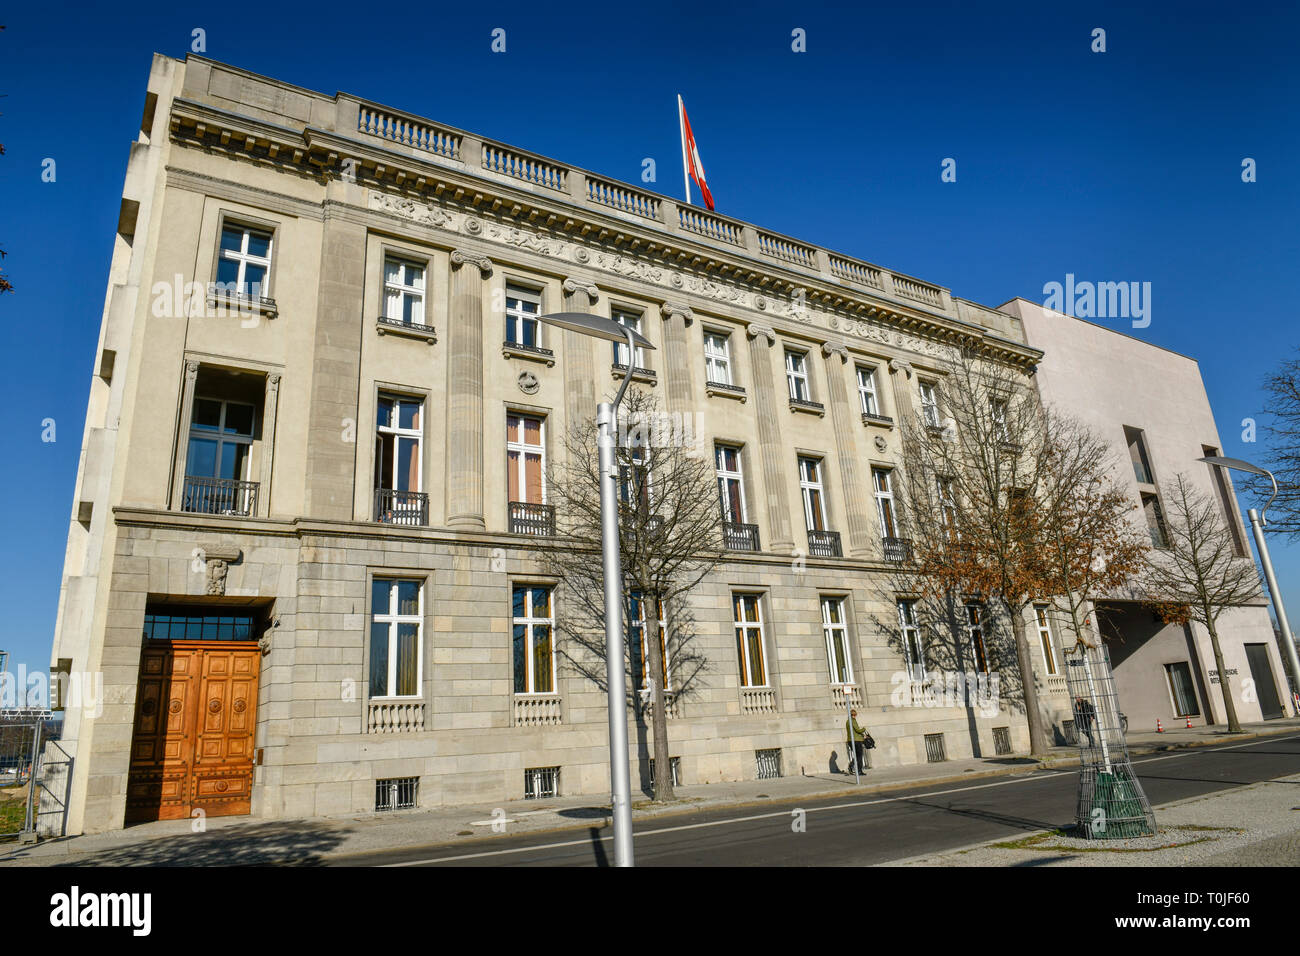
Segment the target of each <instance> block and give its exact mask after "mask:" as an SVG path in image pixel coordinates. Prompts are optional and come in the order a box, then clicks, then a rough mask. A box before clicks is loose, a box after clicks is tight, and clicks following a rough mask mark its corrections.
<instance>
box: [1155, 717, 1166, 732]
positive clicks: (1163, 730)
mask: <svg viewBox="0 0 1300 956" xmlns="http://www.w3.org/2000/svg"><path fill="white" fill-rule="evenodd" d="M1164 732H1165V728H1164V727H1162V726H1160V718H1159V717H1157V718H1156V733H1158V734H1163V733H1164Z"/></svg>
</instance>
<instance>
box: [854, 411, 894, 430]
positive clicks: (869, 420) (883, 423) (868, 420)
mask: <svg viewBox="0 0 1300 956" xmlns="http://www.w3.org/2000/svg"><path fill="white" fill-rule="evenodd" d="M862 424H864V425H867V426H871V425H875V426H876V427H877V428H887V429H889V430H890V431H893V429H894V420H893V419H892V418H890V417H889V416H888V415H868V414H867V413H866V412H863V413H862Z"/></svg>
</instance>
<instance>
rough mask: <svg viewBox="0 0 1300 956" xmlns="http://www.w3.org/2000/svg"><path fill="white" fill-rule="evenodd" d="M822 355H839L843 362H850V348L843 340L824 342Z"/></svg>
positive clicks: (828, 356)
mask: <svg viewBox="0 0 1300 956" xmlns="http://www.w3.org/2000/svg"><path fill="white" fill-rule="evenodd" d="M822 355H825V356H826V357H827V358H830V357H831V356H832V355H838V356H839V357H840V361H841V362H846V363H847V362H848V360H849V348H848V346H847V345H845V344H844V343H843V342H823V343H822Z"/></svg>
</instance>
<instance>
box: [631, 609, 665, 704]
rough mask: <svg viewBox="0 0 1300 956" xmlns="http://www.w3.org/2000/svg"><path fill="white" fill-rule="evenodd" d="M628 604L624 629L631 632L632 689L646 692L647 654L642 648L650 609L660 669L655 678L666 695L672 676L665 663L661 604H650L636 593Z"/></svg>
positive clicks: (645, 649)
mask: <svg viewBox="0 0 1300 956" xmlns="http://www.w3.org/2000/svg"><path fill="white" fill-rule="evenodd" d="M628 604H629V606H628V621H629V628H628V629H629V630H630V631H631V639H630V640H629V641H628V653H629V654H630V655H631V658H632V676H633V679H634V680H635V681H637V685H636V686H637V688H638V689H639V690H641V691H643V692H644V691H648V690H649V689H650V684H649V682H648V677H649V674H650V650H649V648H648V647H647V646H646V611H647V610H648V609H650V608H653V615H654V619H653V620H652V621H651V622H650V625H651V627H652V628H653V629H654V630H657V631H658V636H659V661H660V664H661V665H662V667H661V672H660V675H659V677H660V679H661V680H662V681H663V689H664V690H665V691H670V690H672V688H673V684H672V678H673V673H672V667H671V664H670V662H669V660H668V621H667V618H666V617H665V616H664V602H663V600H662V599H658V598H656V599H655V600H653V601H651V600H650V599H649V598H645V597H643V596H642V594H641V592H640V591H633V592H632V593H631V594H630V595H629V598H628ZM656 622H657V624H656Z"/></svg>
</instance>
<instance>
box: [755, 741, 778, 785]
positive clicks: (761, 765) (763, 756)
mask: <svg viewBox="0 0 1300 956" xmlns="http://www.w3.org/2000/svg"><path fill="white" fill-rule="evenodd" d="M754 756H755V757H757V758H758V779H759V780H772V779H774V778H776V777H779V776H781V748H780V747H777V748H775V749H773V750H755V751H754Z"/></svg>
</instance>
